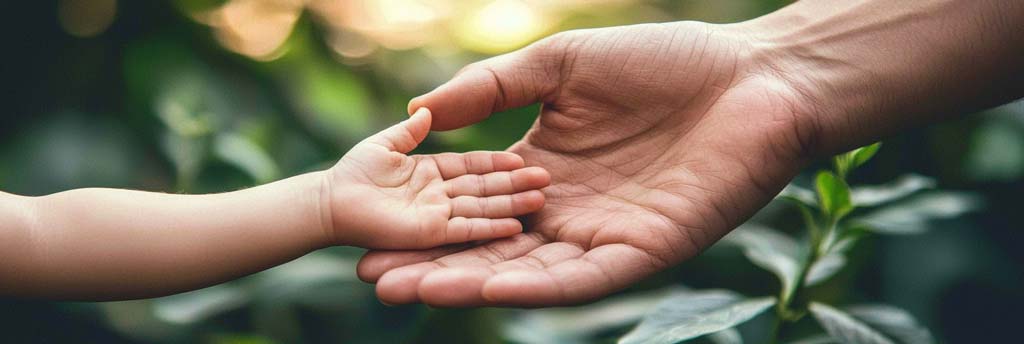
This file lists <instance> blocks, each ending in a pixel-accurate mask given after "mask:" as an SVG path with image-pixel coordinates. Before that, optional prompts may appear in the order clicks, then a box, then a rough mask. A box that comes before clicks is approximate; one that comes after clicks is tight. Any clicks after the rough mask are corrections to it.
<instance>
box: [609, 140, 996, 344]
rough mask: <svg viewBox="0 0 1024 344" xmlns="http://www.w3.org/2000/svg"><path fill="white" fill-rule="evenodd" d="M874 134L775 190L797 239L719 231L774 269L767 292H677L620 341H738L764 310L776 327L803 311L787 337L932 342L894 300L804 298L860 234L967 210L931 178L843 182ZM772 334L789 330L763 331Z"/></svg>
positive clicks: (910, 228) (907, 228)
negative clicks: (790, 210) (794, 218)
mask: <svg viewBox="0 0 1024 344" xmlns="http://www.w3.org/2000/svg"><path fill="white" fill-rule="evenodd" d="M880 146H881V144H880V143H875V144H872V145H869V146H866V147H862V148H858V149H855V150H853V151H850V152H847V153H844V154H840V155H838V156H836V157H834V158H833V159H832V169H831V170H822V171H818V172H817V173H816V174H815V177H814V185H813V190H811V189H808V188H805V187H801V186H798V185H795V184H791V185H789V186H787V187H786V188H785V189H784V190H783V191H782V192H781V193H780V194H779V196H778V197H777V199H780V200H785V201H789V202H791V203H792V204H794V205H795V206H796V207H797V208H798V209H799V212H800V214H801V216H802V217H803V222H804V226H805V228H806V235H805V236H803V237H801V238H800V239H799V240H798V239H797V238H794V237H792V236H790V235H788V234H785V233H783V232H781V231H778V230H775V229H772V228H769V227H766V226H763V225H759V224H753V223H747V224H744V225H742V226H740V228H737V229H736V230H734V231H733V232H732V233H731V234H729V235H728V236H726V237H725V238H724V239H723V243H725V244H726V245H733V246H736V247H739V248H740V249H741V250H742V252H743V254H744V256H746V258H747V259H748V260H750V262H751V263H753V264H754V265H757V266H758V267H760V268H763V269H765V270H767V271H769V272H771V273H772V274H773V275H775V276H776V277H777V278H778V280H779V283H780V286H781V287H780V289H779V292H778V294H777V295H772V296H766V297H755V298H747V297H744V296H742V295H740V294H738V293H735V292H732V291H727V290H709V291H697V292H687V293H679V294H676V295H673V296H670V297H667V298H666V299H665V300H663V301H662V303H661V304H659V305H658V306H656V307H655V308H654V310H653V311H651V312H650V313H648V314H647V315H646V316H645V317H644V318H643V320H642V321H641V322H640V323H639V325H637V327H636V328H634V329H633V330H632V331H631V332H629V333H628V334H626V335H625V336H624V337H622V338H621V339H620V341H619V342H620V343H665V344H668V343H678V342H683V341H689V340H693V339H697V338H702V339H704V340H706V341H710V342H713V343H742V342H743V338H742V336H741V335H740V332H739V331H737V330H736V327H737V326H738V325H741V324H743V323H744V322H746V321H748V320H750V319H752V318H754V317H756V316H757V315H759V314H762V313H764V312H765V311H767V310H769V309H774V316H775V319H776V329H775V331H774V334H773V335H774V336H776V337H779V336H780V333H783V332H784V331H780V329H783V328H785V327H786V326H790V325H792V324H793V323H796V322H797V321H799V320H801V319H803V318H804V317H806V316H807V315H808V314H810V315H811V316H812V317H813V319H814V320H815V321H816V322H817V323H818V324H819V325H820V326H819V327H820V328H821V330H822V333H820V334H819V335H815V336H811V337H809V338H803V339H801V340H797V341H792V342H793V343H933V342H934V339H933V337H932V335H931V333H930V332H929V331H928V329H926V328H924V327H923V326H921V325H920V324H919V323H918V322H917V321H916V320H915V319H914V317H913V316H911V315H910V314H909V313H908V312H906V311H904V310H901V309H899V308H896V307H893V306H890V305H884V304H865V305H853V306H845V307H836V306H832V305H828V304H825V303H823V302H819V301H815V300H808V299H807V298H808V297H807V295H806V294H807V290H808V289H810V288H813V287H815V286H817V285H820V284H822V283H824V282H826V281H828V280H829V279H830V278H831V277H833V276H835V275H836V274H837V273H838V272H840V271H841V270H842V269H843V268H844V267H846V265H847V261H848V259H847V255H848V253H849V252H850V251H851V250H852V249H853V248H855V246H856V244H857V242H858V241H859V240H861V239H862V238H864V237H865V236H866V235H868V234H872V233H875V234H889V235H904V234H918V233H923V232H925V231H926V230H927V229H928V226H929V221H931V220H935V219H942V218H950V217H955V216H958V215H961V214H963V213H965V212H968V211H971V210H973V209H975V208H976V207H977V206H978V205H979V202H978V200H977V199H976V198H975V197H973V196H971V195H967V194H962V193H952V192H941V191H937V190H934V188H935V182H934V181H933V180H931V179H929V178H926V177H922V176H918V175H906V176H903V177H901V178H898V179H896V180H894V181H893V182H891V183H888V184H885V185H876V186H858V187H851V186H850V185H849V183H848V182H847V177H848V176H849V175H850V174H851V173H853V172H854V171H855V170H856V169H857V168H858V167H860V166H862V165H864V164H865V163H867V162H868V161H869V160H871V158H872V157H873V156H874V155H875V153H876V152H878V149H879V148H880ZM771 339H772V342H780V341H784V340H792V338H771Z"/></svg>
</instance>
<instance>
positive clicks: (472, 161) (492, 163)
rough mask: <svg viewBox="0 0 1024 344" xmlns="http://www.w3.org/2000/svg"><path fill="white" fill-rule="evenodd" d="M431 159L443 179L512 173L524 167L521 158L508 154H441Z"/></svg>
mask: <svg viewBox="0 0 1024 344" xmlns="http://www.w3.org/2000/svg"><path fill="white" fill-rule="evenodd" d="M431 157H433V159H434V162H436V163H437V169H438V171H440V172H441V177H443V178H444V179H452V178H455V177H458V176H461V175H465V174H484V173H490V172H496V171H512V170H515V169H518V168H523V166H525V165H526V163H525V162H523V158H522V157H520V156H519V155H516V154H514V153H509V152H483V151H481V152H469V153H441V154H436V155H431Z"/></svg>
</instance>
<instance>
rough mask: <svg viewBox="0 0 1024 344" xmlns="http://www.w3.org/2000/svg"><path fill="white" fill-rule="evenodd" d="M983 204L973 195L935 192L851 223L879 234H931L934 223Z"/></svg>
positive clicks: (856, 219) (879, 210)
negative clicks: (930, 228) (925, 232)
mask: <svg viewBox="0 0 1024 344" xmlns="http://www.w3.org/2000/svg"><path fill="white" fill-rule="evenodd" d="M981 204H982V202H981V200H980V199H979V197H978V196H976V195H973V194H966V193H953V192H931V193H926V194H922V195H920V196H916V197H914V198H911V199H910V200H908V201H905V202H901V203H898V204H895V205H892V206H888V207H885V208H881V209H878V210H875V211H874V212H871V213H868V214H865V215H864V216H860V217H858V218H855V219H850V223H852V224H854V225H858V226H862V227H863V228H865V229H867V230H869V231H872V232H876V233H883V234H916V233H921V232H924V231H926V230H928V222H929V221H930V220H936V219H945V218H953V217H957V216H960V215H962V214H964V213H967V212H970V211H973V210H975V209H977V208H979V207H980V206H981Z"/></svg>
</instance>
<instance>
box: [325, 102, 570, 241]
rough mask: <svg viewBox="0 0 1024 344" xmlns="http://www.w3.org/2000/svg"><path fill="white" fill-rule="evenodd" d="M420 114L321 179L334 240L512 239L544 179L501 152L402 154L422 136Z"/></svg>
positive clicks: (363, 145) (424, 120)
mask: <svg viewBox="0 0 1024 344" xmlns="http://www.w3.org/2000/svg"><path fill="white" fill-rule="evenodd" d="M430 122H431V115H430V112H429V111H427V110H426V109H422V110H420V111H418V112H416V113H415V114H414V115H413V116H412V118H410V119H408V120H406V121H403V122H402V123H399V124H396V125H394V126H392V127H391V128H388V129H386V130H384V131H382V132H380V133H377V134H376V135H373V136H371V137H369V138H367V139H366V140H363V142H360V143H359V144H357V145H356V146H355V147H353V148H352V150H351V151H349V152H348V153H347V154H345V156H344V157H343V158H342V159H341V160H340V161H339V162H338V164H337V165H335V166H334V167H333V168H331V170H330V171H329V173H328V174H327V176H326V178H328V181H327V183H325V184H327V185H329V186H330V187H331V191H329V192H328V194H329V196H328V197H329V198H330V199H329V204H330V208H331V221H332V222H333V223H332V225H331V226H330V227H331V228H332V231H333V232H334V233H332V234H331V235H333V236H334V242H335V243H337V244H343V245H356V246H360V247H371V248H406V249H408V248H428V247H435V246H439V245H444V244H451V243H458V242H466V241H473V240H485V239H494V238H502V237H507V236H511V235H513V234H517V233H520V232H521V231H522V225H521V224H520V223H519V221H518V220H516V219H515V218H514V217H515V216H520V215H524V214H527V213H530V212H533V211H536V210H537V209H540V207H541V206H543V205H544V195H543V194H542V193H541V192H540V191H537V189H540V188H542V187H544V186H547V185H548V182H549V180H550V177H549V176H548V173H547V172H546V171H544V169H542V168H538V167H529V168H524V162H523V159H522V158H520V157H519V156H517V155H515V154H511V153H507V152H469V153H461V154H456V153H444V154H432V155H406V153H408V152H410V151H412V150H413V149H414V148H416V146H417V145H419V143H420V142H421V141H423V139H424V138H425V137H426V136H427V132H429V129H430Z"/></svg>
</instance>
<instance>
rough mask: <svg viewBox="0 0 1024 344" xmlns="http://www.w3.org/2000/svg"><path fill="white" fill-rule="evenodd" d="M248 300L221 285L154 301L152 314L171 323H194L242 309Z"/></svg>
mask: <svg viewBox="0 0 1024 344" xmlns="http://www.w3.org/2000/svg"><path fill="white" fill-rule="evenodd" d="M249 298H250V296H249V295H248V293H246V292H245V290H243V289H241V288H238V287H234V286H231V285H227V284H221V285H216V286H212V287H209V288H205V289H199V290H196V291H191V292H188V293H184V294H178V295H172V296H167V297H162V298H158V299H155V300H154V301H153V313H154V315H155V316H156V318H157V319H160V320H163V321H166V322H169V323H172V324H182V325H184V324H194V323H198V322H200V321H202V320H205V319H207V318H209V317H211V316H214V315H217V314H221V313H224V312H226V311H229V310H233V309H237V308H239V307H242V306H243V305H244V304H245V303H246V302H248V300H249Z"/></svg>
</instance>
